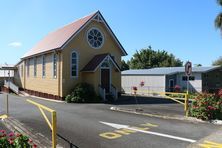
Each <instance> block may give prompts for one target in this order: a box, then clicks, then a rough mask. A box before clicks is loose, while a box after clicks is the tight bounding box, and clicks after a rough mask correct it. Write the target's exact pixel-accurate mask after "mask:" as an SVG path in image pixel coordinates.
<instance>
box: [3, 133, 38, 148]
mask: <svg viewBox="0 0 222 148" xmlns="http://www.w3.org/2000/svg"><path fill="white" fill-rule="evenodd" d="M0 147H9V148H23V147H25V148H36V147H37V145H36V144H34V143H33V142H32V140H31V139H29V138H28V137H27V136H24V135H22V134H16V135H15V134H14V133H13V132H10V133H9V134H6V132H5V130H0Z"/></svg>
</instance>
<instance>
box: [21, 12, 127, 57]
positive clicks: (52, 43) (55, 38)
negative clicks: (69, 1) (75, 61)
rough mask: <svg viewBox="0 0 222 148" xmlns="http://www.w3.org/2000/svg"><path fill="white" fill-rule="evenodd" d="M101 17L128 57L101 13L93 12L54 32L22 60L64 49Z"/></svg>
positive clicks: (124, 53)
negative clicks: (93, 21)
mask: <svg viewBox="0 0 222 148" xmlns="http://www.w3.org/2000/svg"><path fill="white" fill-rule="evenodd" d="M97 15H100V16H101V18H102V20H103V22H104V24H105V26H106V28H107V29H108V31H109V32H110V33H111V35H112V37H113V38H114V40H115V41H116V42H117V44H118V46H119V48H120V49H121V51H122V55H123V56H125V55H127V53H126V51H125V49H124V48H123V47H122V45H121V43H120V42H119V41H118V39H117V37H116V36H115V34H114V33H113V31H112V29H111V28H110V27H109V25H108V23H107V22H106V20H105V19H104V17H103V16H102V14H101V13H100V11H99V10H98V11H96V12H93V13H91V14H89V15H87V16H84V17H82V18H80V19H77V20H75V21H74V22H72V23H69V24H67V25H65V26H63V27H60V28H59V29H56V30H55V31H53V32H50V33H48V34H47V35H46V36H44V37H43V38H42V39H41V40H40V41H39V42H38V43H37V44H35V45H34V46H33V47H32V48H31V49H30V50H29V51H28V52H27V53H26V54H25V55H24V56H23V57H22V58H21V59H25V58H29V57H32V56H36V55H40V54H42V53H46V52H51V51H52V50H57V49H61V50H62V49H63V48H64V47H65V46H66V45H67V44H68V43H69V42H70V40H72V39H73V38H74V37H75V35H76V34H78V33H79V32H80V31H81V29H82V28H84V27H85V26H86V25H87V24H88V23H89V22H90V21H91V20H93V18H94V17H95V16H97Z"/></svg>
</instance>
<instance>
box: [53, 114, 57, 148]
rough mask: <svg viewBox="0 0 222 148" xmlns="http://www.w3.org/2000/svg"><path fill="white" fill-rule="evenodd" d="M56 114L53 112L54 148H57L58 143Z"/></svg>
mask: <svg viewBox="0 0 222 148" xmlns="http://www.w3.org/2000/svg"><path fill="white" fill-rule="evenodd" d="M56 132H57V129H56V112H55V111H53V112H52V148H56V145H57V141H56Z"/></svg>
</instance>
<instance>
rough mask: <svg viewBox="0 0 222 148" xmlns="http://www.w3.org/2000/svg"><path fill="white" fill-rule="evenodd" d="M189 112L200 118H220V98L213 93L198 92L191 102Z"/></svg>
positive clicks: (221, 116) (221, 112) (221, 109)
mask: <svg viewBox="0 0 222 148" xmlns="http://www.w3.org/2000/svg"><path fill="white" fill-rule="evenodd" d="M190 113H191V116H193V117H197V118H199V119H202V120H212V119H222V98H221V97H219V96H218V95H214V94H199V95H198V96H197V97H196V98H194V101H193V102H192V105H191V110H190Z"/></svg>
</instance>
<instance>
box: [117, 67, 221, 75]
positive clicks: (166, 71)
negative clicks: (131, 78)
mask: <svg viewBox="0 0 222 148" xmlns="http://www.w3.org/2000/svg"><path fill="white" fill-rule="evenodd" d="M217 68H219V66H211V67H193V68H192V72H202V73H204V72H208V71H211V70H214V69H217ZM183 72H185V68H184V67H161V68H151V69H137V70H126V71H122V73H121V74H122V75H172V74H176V73H183Z"/></svg>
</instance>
